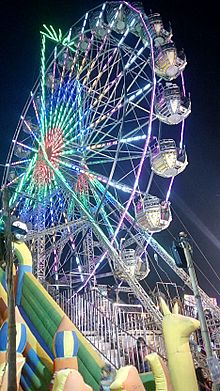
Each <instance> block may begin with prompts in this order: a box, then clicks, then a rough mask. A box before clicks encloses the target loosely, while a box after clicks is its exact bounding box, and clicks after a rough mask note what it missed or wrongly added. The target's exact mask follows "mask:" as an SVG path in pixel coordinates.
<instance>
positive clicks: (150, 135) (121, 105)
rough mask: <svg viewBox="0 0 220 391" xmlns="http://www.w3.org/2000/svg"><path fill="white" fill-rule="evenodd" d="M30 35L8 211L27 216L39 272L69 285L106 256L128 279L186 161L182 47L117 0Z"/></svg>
mask: <svg viewBox="0 0 220 391" xmlns="http://www.w3.org/2000/svg"><path fill="white" fill-rule="evenodd" d="M41 37H42V49H41V67H40V68H41V69H40V76H39V80H38V81H37V83H36V84H35V86H34V88H33V90H32V91H31V94H30V98H29V100H28V101H27V104H26V106H25V108H24V110H23V113H22V115H21V118H20V121H19V124H18V127H17V130H16V132H15V135H14V138H13V141H12V145H11V148H10V152H9V154H8V159H7V163H6V170H5V176H4V185H6V186H8V187H9V188H10V189H11V194H12V196H11V209H12V214H13V215H14V216H16V217H19V218H20V219H21V220H22V221H24V222H29V223H31V226H32V229H31V231H30V232H29V235H28V239H29V241H30V243H31V246H32V250H33V252H34V254H35V261H36V273H37V276H38V278H39V279H41V280H50V281H51V280H53V281H55V282H58V281H63V282H64V281H65V279H68V276H69V273H70V272H71V273H72V278H73V284H74V286H75V288H76V289H78V290H80V289H81V288H82V286H85V285H86V284H87V283H88V281H89V280H90V279H91V278H92V277H93V276H95V275H96V276H97V277H98V276H99V275H101V273H102V272H103V270H106V269H104V268H105V266H106V265H107V264H108V267H109V273H112V275H113V276H114V278H116V279H119V280H124V279H125V280H126V281H127V282H128V283H129V284H131V285H132V283H134V281H135V284H138V283H137V280H141V279H143V278H145V277H146V276H147V275H148V273H149V264H148V258H147V247H148V245H149V244H150V240H149V238H150V237H151V236H152V235H153V234H154V233H155V232H160V231H161V230H163V229H166V228H167V227H168V226H169V224H170V222H171V220H172V216H171V210H170V202H169V198H170V193H171V189H172V185H173V181H174V177H175V176H176V175H178V174H179V173H180V172H182V171H183V170H184V169H185V167H186V165H187V156H186V152H185V149H184V144H183V143H184V137H183V136H184V120H185V118H186V117H187V116H188V115H189V113H190V110H191V107H190V100H189V97H188V95H187V94H186V91H185V86H184V79H183V70H184V68H185V66H186V59H185V55H184V53H183V52H180V53H178V52H177V49H176V47H175V44H174V42H173V40H172V32H171V31H167V30H166V29H165V28H164V25H163V22H162V19H161V16H160V15H159V14H150V15H146V14H145V12H144V9H143V8H142V6H141V5H140V4H136V5H135V4H134V3H133V4H132V5H131V4H129V3H127V2H111V3H104V4H103V5H102V6H99V7H97V8H95V9H93V10H91V11H89V12H88V13H86V15H85V16H84V17H83V18H82V19H80V20H79V21H78V22H77V23H76V24H74V25H73V27H72V28H71V29H70V30H69V31H68V33H67V34H66V35H63V33H62V31H61V30H55V29H54V28H53V27H52V26H50V27H47V26H44V29H43V31H42V32H41ZM161 189H162V190H161ZM107 274H108V273H107ZM108 275H109V274H108ZM103 278H104V274H103ZM135 286H136V287H137V286H138V285H135Z"/></svg>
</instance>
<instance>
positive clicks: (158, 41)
mask: <svg viewBox="0 0 220 391" xmlns="http://www.w3.org/2000/svg"><path fill="white" fill-rule="evenodd" d="M147 22H148V27H149V30H150V33H151V37H152V38H153V41H154V45H155V47H158V46H161V45H163V44H165V43H167V42H169V41H170V39H171V38H172V31H171V29H170V31H167V30H165V28H164V26H163V21H162V18H161V16H160V14H158V13H155V14H150V15H148V20H147Z"/></svg>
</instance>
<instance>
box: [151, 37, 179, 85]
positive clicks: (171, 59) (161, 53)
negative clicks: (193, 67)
mask: <svg viewBox="0 0 220 391" xmlns="http://www.w3.org/2000/svg"><path fill="white" fill-rule="evenodd" d="M154 65H155V72H156V74H157V75H158V76H159V77H162V78H163V79H164V80H173V79H176V78H177V77H178V76H179V75H180V73H181V72H182V71H183V70H184V69H185V66H186V57H185V55H184V53H183V52H182V53H181V55H180V54H179V55H178V54H177V50H176V47H175V45H174V43H173V42H168V43H165V44H164V45H161V46H159V47H158V48H156V50H155V56H154Z"/></svg>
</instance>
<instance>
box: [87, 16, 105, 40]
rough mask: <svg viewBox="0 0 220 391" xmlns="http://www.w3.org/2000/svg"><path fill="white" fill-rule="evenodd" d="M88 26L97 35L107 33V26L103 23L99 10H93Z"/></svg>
mask: <svg viewBox="0 0 220 391" xmlns="http://www.w3.org/2000/svg"><path fill="white" fill-rule="evenodd" d="M89 24H90V28H91V30H92V31H93V32H94V34H95V35H96V36H97V37H100V38H103V37H104V36H105V35H106V34H107V33H108V27H107V25H106V24H105V23H104V21H103V19H102V18H100V12H99V11H95V12H94V13H93V14H92V16H91V18H90V20H89Z"/></svg>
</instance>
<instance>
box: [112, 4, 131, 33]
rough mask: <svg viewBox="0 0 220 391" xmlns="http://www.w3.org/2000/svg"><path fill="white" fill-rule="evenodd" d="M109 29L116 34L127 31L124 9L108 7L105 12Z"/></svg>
mask: <svg viewBox="0 0 220 391" xmlns="http://www.w3.org/2000/svg"><path fill="white" fill-rule="evenodd" d="M107 21H108V24H109V27H110V28H111V29H112V30H114V31H115V32H116V33H118V34H124V33H125V31H126V29H127V16H126V12H125V8H124V7H118V6H115V7H114V6H112V5H111V4H110V6H109V7H108V10H107Z"/></svg>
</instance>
